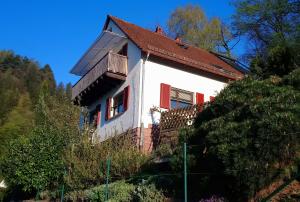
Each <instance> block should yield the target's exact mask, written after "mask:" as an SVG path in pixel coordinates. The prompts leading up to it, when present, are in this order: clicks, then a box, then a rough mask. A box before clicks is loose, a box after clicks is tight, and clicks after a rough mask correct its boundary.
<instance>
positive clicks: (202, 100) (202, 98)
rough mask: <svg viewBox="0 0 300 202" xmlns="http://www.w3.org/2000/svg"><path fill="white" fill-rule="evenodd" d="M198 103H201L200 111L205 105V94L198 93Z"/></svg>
mask: <svg viewBox="0 0 300 202" xmlns="http://www.w3.org/2000/svg"><path fill="white" fill-rule="evenodd" d="M196 104H197V105H200V108H199V111H202V110H203V105H204V94H202V93H196Z"/></svg>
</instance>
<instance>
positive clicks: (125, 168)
mask: <svg viewBox="0 0 300 202" xmlns="http://www.w3.org/2000/svg"><path fill="white" fill-rule="evenodd" d="M108 158H110V161H111V167H110V176H111V178H112V179H126V178H128V177H130V176H132V175H133V174H135V173H137V172H139V171H140V170H141V167H142V166H143V165H144V164H145V163H146V162H147V160H148V157H147V156H146V155H144V154H143V153H141V152H140V151H139V150H138V148H137V147H136V145H134V144H133V143H132V139H131V136H130V135H127V134H126V135H124V136H116V137H114V138H111V139H108V140H106V141H104V142H94V143H92V142H91V141H90V138H89V137H88V134H84V135H83V136H82V139H81V140H80V142H79V143H78V144H77V145H74V146H73V147H71V148H70V150H69V151H67V152H66V155H65V161H66V164H67V165H68V167H69V173H68V176H67V178H66V182H67V185H68V187H69V189H71V190H76V189H85V188H89V187H92V186H95V185H97V184H101V183H104V180H105V176H106V169H107V166H106V161H107V159H108Z"/></svg>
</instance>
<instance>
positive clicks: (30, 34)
mask: <svg viewBox="0 0 300 202" xmlns="http://www.w3.org/2000/svg"><path fill="white" fill-rule="evenodd" d="M229 2H230V1H229V0H201V1H200V0H199V1H184V0H151V1H141V0H139V1H130V0H126V1H117V0H0V19H1V25H0V50H13V51H14V52H15V53H17V54H20V55H23V56H27V57H29V58H31V59H34V60H36V61H38V62H39V63H40V64H41V65H45V64H49V65H50V66H51V68H52V70H53V72H54V75H55V79H56V81H57V82H64V83H67V82H71V83H75V82H76V81H77V80H78V77H77V76H73V75H72V74H70V73H69V70H70V69H71V68H72V66H73V65H74V64H75V63H76V62H77V60H78V59H79V58H80V57H81V56H82V54H83V53H84V52H85V50H86V49H87V48H88V47H89V46H90V45H91V44H92V42H93V41H94V40H95V39H96V37H97V36H98V35H99V34H100V32H101V29H102V27H103V24H104V21H105V19H106V15H107V14H111V15H114V16H117V17H119V18H122V19H124V20H126V21H129V22H132V23H134V24H137V25H139V26H142V27H145V28H148V29H151V30H153V29H154V28H155V26H156V25H161V26H163V27H164V26H165V24H166V22H167V19H168V17H169V15H170V13H171V12H172V11H173V10H174V9H175V8H176V7H178V6H183V5H186V4H188V3H190V4H198V5H200V6H201V7H202V8H203V10H204V11H205V13H206V14H207V16H208V17H213V16H218V17H220V18H221V19H222V20H224V21H225V22H227V23H228V22H229V21H230V17H231V15H232V13H234V8H233V7H232V6H230V4H229ZM243 51H244V47H243V45H242V44H240V45H239V46H238V47H237V49H236V50H235V53H236V54H240V53H242V52H243Z"/></svg>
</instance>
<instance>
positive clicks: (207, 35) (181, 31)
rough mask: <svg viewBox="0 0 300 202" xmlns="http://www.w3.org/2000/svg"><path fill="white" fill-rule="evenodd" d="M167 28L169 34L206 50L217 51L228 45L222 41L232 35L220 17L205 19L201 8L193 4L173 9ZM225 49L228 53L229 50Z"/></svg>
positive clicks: (230, 37)
mask: <svg viewBox="0 0 300 202" xmlns="http://www.w3.org/2000/svg"><path fill="white" fill-rule="evenodd" d="M168 28H169V32H170V34H172V35H175V36H179V37H181V38H182V39H183V40H184V41H186V42H188V43H191V44H194V45H195V46H198V47H200V48H204V49H207V50H215V51H218V48H220V47H222V46H225V45H228V44H224V43H226V41H229V40H230V39H232V37H233V36H232V34H231V33H230V31H229V29H228V28H227V27H226V26H224V25H222V23H221V21H220V19H218V18H212V19H207V17H206V15H205V13H204V12H203V10H202V9H201V8H200V7H199V6H194V5H187V6H184V7H178V8H177V9H176V10H175V11H173V12H172V14H171V16H170V18H169V20H168ZM226 51H227V54H229V55H230V50H229V49H227V50H226Z"/></svg>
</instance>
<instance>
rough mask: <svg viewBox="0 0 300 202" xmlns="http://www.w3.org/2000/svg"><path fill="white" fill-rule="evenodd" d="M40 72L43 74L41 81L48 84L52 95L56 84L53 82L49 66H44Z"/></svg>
mask: <svg viewBox="0 0 300 202" xmlns="http://www.w3.org/2000/svg"><path fill="white" fill-rule="evenodd" d="M41 72H42V73H43V76H42V79H43V81H44V82H45V81H47V82H48V86H49V92H50V94H51V95H54V94H55V89H56V82H55V79H54V75H53V72H52V69H51V67H50V65H48V64H47V65H45V66H44V68H42V69H41Z"/></svg>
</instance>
